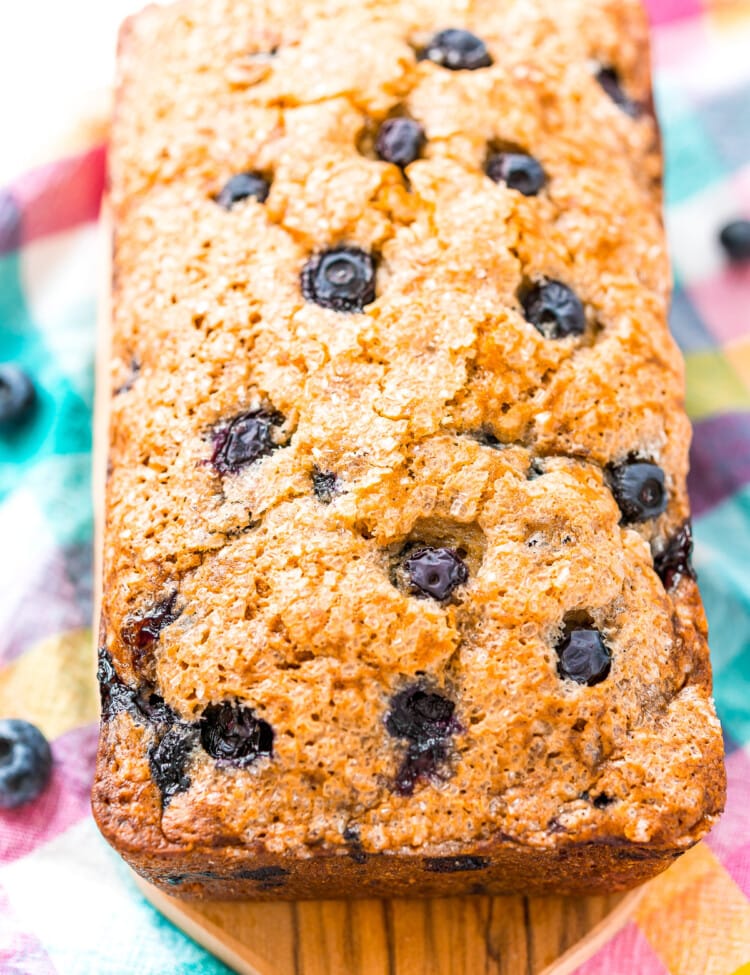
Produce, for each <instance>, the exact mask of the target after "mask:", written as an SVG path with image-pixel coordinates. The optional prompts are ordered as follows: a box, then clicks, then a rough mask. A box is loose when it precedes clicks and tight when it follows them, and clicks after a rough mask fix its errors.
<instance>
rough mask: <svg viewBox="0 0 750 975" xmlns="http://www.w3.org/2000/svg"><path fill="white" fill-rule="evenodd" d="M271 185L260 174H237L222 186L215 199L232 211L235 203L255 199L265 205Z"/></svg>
mask: <svg viewBox="0 0 750 975" xmlns="http://www.w3.org/2000/svg"><path fill="white" fill-rule="evenodd" d="M270 189H271V184H270V183H269V182H268V180H267V179H266V178H265V176H261V174H260V173H255V172H249V173H237V174H236V175H235V176H231V177H230V178H229V179H228V180H227V181H226V183H225V184H224V185H223V186H222V188H221V189H220V190H219V192H218V193H217V194H216V196H215V197H214V199H215V200H216V202H217V203H218V204H219V206H221V207H224V209H225V210H231V209H232V207H233V206H234V205H235V203H239V202H240V201H241V200H246V199H248V197H251V196H252V197H254V198H255V199H256V200H257V201H258V203H265V202H266V200H267V199H268V193H269V191H270Z"/></svg>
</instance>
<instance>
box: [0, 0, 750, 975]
mask: <svg viewBox="0 0 750 975" xmlns="http://www.w3.org/2000/svg"><path fill="white" fill-rule="evenodd" d="M651 8H652V16H653V22H654V51H655V60H656V64H657V69H658V70H657V102H658V107H659V112H660V116H661V120H662V124H663V134H664V142H665V146H666V153H667V161H668V163H667V180H666V201H667V224H668V229H669V233H670V239H671V244H672V254H673V259H674V269H675V277H676V292H675V299H674V306H673V317H672V324H673V328H674V332H675V335H676V336H677V339H678V340H679V342H680V344H681V345H682V347H683V349H684V352H685V355H686V359H687V374H688V408H689V411H690V414H691V416H692V418H693V420H694V423H695V441H694V446H693V457H692V463H693V467H692V473H691V478H690V489H691V494H692V499H693V507H694V511H695V533H696V539H697V544H696V566H697V569H698V573H699V576H700V581H701V588H702V591H703V596H704V599H705V603H706V609H707V612H708V617H709V621H710V626H711V643H712V647H713V660H714V673H715V680H716V698H717V703H718V707H719V713H720V715H721V719H722V721H723V724H724V729H725V732H726V740H727V763H728V770H729V802H728V808H727V812H726V815H725V816H724V818H723V820H722V821H721V823H720V825H719V826H718V827H717V828H716V829H715V830H714V832H713V833H712V834H711V836H710V837H709V838H708V840H707V842H705V843H702V844H701V845H700V846H698V847H697V848H696V849H694V850H693V851H691V852H690V853H689V854H687V855H686V856H685V857H684V858H682V859H681V860H680V861H678V862H677V863H676V864H675V865H674V866H673V867H672V869H670V870H669V871H668V872H667V873H666V874H665V875H664V876H662V877H661V878H658V879H657V880H655V881H653V882H652V883H651V884H650V885H649V886H648V888H647V891H646V895H645V897H644V899H643V900H642V901H641V902H640V905H639V906H638V908H637V910H636V912H635V915H634V917H633V919H632V920H631V921H630V922H629V923H627V924H626V926H625V927H624V928H622V929H621V931H620V932H619V933H618V934H617V935H616V936H614V937H613V938H612V940H610V941H609V942H608V943H607V944H605V946H604V947H602V948H600V950H599V951H598V953H597V954H596V955H595V956H594V957H593V958H591V959H590V960H589V961H587V962H586V963H585V964H583V966H582V967H579V968H578V969H577V975H634V973H638V975H740V973H744V975H750V564H749V560H750V267H747V266H746V267H744V268H729V267H728V266H727V264H726V262H725V260H724V258H723V256H722V253H721V251H720V249H719V247H718V245H717V231H718V229H719V228H720V226H721V225H722V223H723V222H724V221H725V220H728V219H730V218H733V217H739V216H745V217H750V3H748V2H747V0H723V2H722V0H714V3H713V5H712V6H711V9H709V8H708V0H703V2H702V3H701V0H652V3H651ZM103 182H104V150H103V147H101V146H94V147H89V149H88V150H87V151H85V152H83V153H80V154H78V155H75V156H69V157H67V158H64V159H60V160H58V161H56V162H54V163H51V164H50V165H48V166H46V167H44V168H41V169H39V168H37V169H35V170H34V171H32V172H30V173H28V174H27V175H25V176H22V177H20V178H19V179H18V180H17V181H16V182H14V183H13V184H12V185H10V186H9V187H8V188H7V189H5V190H4V191H0V361H5V360H12V361H15V362H19V363H21V364H22V365H23V366H24V367H25V368H27V369H28V371H29V372H30V373H31V374H32V375H33V376H34V377H35V378H36V381H37V383H38V386H39V390H40V393H41V396H40V404H39V405H40V408H39V410H38V412H37V414H36V416H35V417H34V419H33V422H32V423H30V424H29V425H27V426H24V428H23V429H21V430H19V431H18V432H16V433H6V432H2V434H0V539H2V558H1V559H0V715H7V716H17V717H23V718H27V719H29V720H31V721H34V722H35V723H37V724H38V725H39V726H40V727H41V728H42V729H43V730H44V731H45V733H46V734H47V735H48V736H49V737H50V739H51V740H52V743H53V745H52V747H53V752H54V756H55V770H54V775H53V779H52V783H51V786H50V788H49V789H48V790H47V792H46V793H45V794H44V795H43V796H42V797H41V798H40V799H39V800H37V801H36V803H34V804H33V805H31V806H30V807H27V808H24V809H20V810H18V811H15V812H10V813H1V814H0V972H2V973H3V975H11V973H18V975H51V973H58V975H78V973H96V975H99V973H104V975H119V973H123V975H125V973H127V975H131V973H133V972H137V973H138V975H166V973H170V975H172V973H185V975H187V973H191V975H200V973H205V975H209V973H211V975H216V973H219V972H225V971H226V969H225V968H224V966H223V965H221V964H220V963H219V962H217V961H215V960H214V959H212V958H211V957H210V956H208V955H207V954H206V953H205V952H203V951H202V950H201V949H199V948H198V947H197V946H195V945H194V944H193V943H192V942H191V941H190V940H188V939H187V938H186V937H184V936H183V935H181V934H180V933H179V932H177V931H176V930H175V929H174V928H173V927H172V926H171V925H169V924H168V923H167V922H166V921H164V920H163V919H162V918H161V917H160V915H158V914H157V913H156V912H155V911H154V910H153V909H152V908H151V907H149V906H148V905H147V904H146V903H145V902H144V901H143V899H142V898H141V897H140V896H139V894H138V893H137V891H136V890H135V888H134V885H133V882H132V879H131V878H130V875H129V873H128V871H127V869H126V868H125V867H124V866H123V865H122V864H121V862H120V861H119V859H118V858H117V857H116V856H115V855H114V854H113V853H112V852H111V851H110V850H109V848H108V847H107V846H106V844H105V843H104V841H103V840H102V839H101V838H100V836H99V834H98V833H97V830H96V827H95V826H94V823H93V821H92V819H91V815H90V811H89V788H90V781H91V774H92V767H93V760H94V750H95V741H96V716H97V702H96V693H95V688H94V683H93V680H92V673H93V650H92V643H91V633H90V629H89V620H90V614H91V538H92V513H91V499H90V491H91V484H90V466H91V458H90V452H91V410H92V384H93V356H94V321H95V299H96V295H95V282H96V280H97V271H96V267H97V263H98V262H99V261H100V260H101V256H100V248H99V247H98V243H97V230H96V226H95V221H96V216H97V211H98V207H99V201H100V197H101V192H102V188H103Z"/></svg>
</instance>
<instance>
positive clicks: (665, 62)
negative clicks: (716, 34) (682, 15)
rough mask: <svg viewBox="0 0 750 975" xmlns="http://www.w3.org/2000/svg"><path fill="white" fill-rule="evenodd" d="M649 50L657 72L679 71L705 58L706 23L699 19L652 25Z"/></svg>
mask: <svg viewBox="0 0 750 975" xmlns="http://www.w3.org/2000/svg"><path fill="white" fill-rule="evenodd" d="M654 26H655V27H656V29H655V30H652V31H651V49H652V51H653V60H654V66H655V67H656V69H657V70H659V71H663V70H665V69H666V70H668V69H675V70H677V69H679V68H680V67H681V66H682V65H689V64H695V63H696V61H697V60H698V59H700V58H705V56H706V45H707V40H706V22H705V19H704V18H702V17H700V18H698V17H696V18H692V19H690V20H680V21H675V22H674V23H669V24H666V23H665V24H662V25H661V26H659V25H654Z"/></svg>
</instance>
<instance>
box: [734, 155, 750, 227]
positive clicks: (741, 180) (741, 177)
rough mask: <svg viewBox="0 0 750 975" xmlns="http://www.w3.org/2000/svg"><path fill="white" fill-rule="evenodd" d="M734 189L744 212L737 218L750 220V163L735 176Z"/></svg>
mask: <svg viewBox="0 0 750 975" xmlns="http://www.w3.org/2000/svg"><path fill="white" fill-rule="evenodd" d="M732 188H733V189H734V191H735V193H736V194H737V203H738V205H739V207H740V209H741V211H742V212H741V213H738V214H737V216H738V217H743V218H744V219H746V220H750V163H749V164H748V165H747V166H746V167H745V168H744V169H741V170H740V171H739V172H738V173H736V174H735V176H734V177H733V179H732Z"/></svg>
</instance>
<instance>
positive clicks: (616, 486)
mask: <svg viewBox="0 0 750 975" xmlns="http://www.w3.org/2000/svg"><path fill="white" fill-rule="evenodd" d="M607 480H608V481H609V486H610V488H611V490H612V494H614V496H615V501H616V502H617V504H618V505H619V508H620V511H621V512H622V520H623V522H624V523H625V524H626V525H632V524H633V523H635V522H638V521H648V520H649V518H657V517H658V516H659V515H660V514H661V513H662V512H663V511H664V510H665V509H666V507H667V490H666V488H665V486H664V471H663V470H662V469H661V467H657V465H656V464H651V463H648V462H647V461H631V462H629V463H626V464H617V465H615V466H612V467H610V468H609V469H608V471H607Z"/></svg>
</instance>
